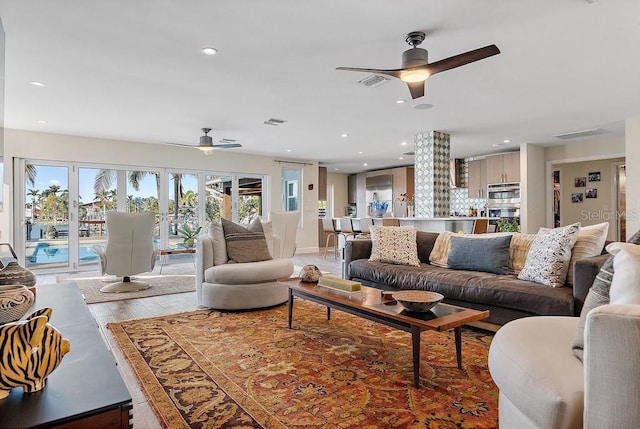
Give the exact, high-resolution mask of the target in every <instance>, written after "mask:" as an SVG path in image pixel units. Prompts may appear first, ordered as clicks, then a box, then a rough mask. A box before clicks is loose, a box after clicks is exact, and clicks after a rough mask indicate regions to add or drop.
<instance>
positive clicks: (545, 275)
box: [518, 223, 580, 287]
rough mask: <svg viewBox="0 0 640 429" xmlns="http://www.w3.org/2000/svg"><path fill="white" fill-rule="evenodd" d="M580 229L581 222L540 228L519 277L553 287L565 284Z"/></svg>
mask: <svg viewBox="0 0 640 429" xmlns="http://www.w3.org/2000/svg"><path fill="white" fill-rule="evenodd" d="M579 229H580V223H574V224H572V225H568V226H563V227H560V228H554V229H550V228H540V229H539V230H538V233H537V234H536V238H535V239H534V240H533V244H532V245H531V249H529V254H528V255H527V261H526V262H525V264H524V268H522V271H520V274H518V278H519V279H521V280H529V281H532V282H536V283H542V284H545V285H547V286H551V287H561V286H563V285H564V282H565V279H566V278H567V270H568V268H569V260H570V259H571V248H572V247H573V245H574V244H575V242H576V239H577V238H578V231H579Z"/></svg>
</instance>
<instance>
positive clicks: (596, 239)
mask: <svg viewBox="0 0 640 429" xmlns="http://www.w3.org/2000/svg"><path fill="white" fill-rule="evenodd" d="M608 232H609V222H602V223H599V224H597V225H589V226H581V227H580V231H578V239H577V240H576V244H574V245H573V248H572V249H571V260H570V261H569V269H568V271H567V281H566V283H567V284H568V285H573V266H574V265H575V263H576V261H579V260H580V259H583V258H588V257H590V256H597V255H599V254H601V253H602V249H603V248H604V243H605V241H606V240H607V233H608Z"/></svg>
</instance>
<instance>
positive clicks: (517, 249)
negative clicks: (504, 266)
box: [509, 232, 536, 274]
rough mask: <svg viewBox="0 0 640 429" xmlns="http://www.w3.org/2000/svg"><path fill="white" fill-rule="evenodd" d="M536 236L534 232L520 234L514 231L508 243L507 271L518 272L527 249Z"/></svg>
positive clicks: (527, 252)
mask: <svg viewBox="0 0 640 429" xmlns="http://www.w3.org/2000/svg"><path fill="white" fill-rule="evenodd" d="M535 238H536V235H535V234H522V233H519V232H515V233H514V234H513V236H512V237H511V244H510V245H509V273H510V274H520V271H522V268H524V264H525V262H526V261H527V255H528V254H529V249H530V248H531V245H532V244H533V240H534V239H535Z"/></svg>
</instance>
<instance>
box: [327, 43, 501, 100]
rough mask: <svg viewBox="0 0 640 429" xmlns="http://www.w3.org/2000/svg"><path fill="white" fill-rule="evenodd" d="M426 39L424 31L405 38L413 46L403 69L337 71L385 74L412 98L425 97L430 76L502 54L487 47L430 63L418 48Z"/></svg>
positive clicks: (491, 46) (353, 68)
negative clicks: (397, 81) (402, 85)
mask: <svg viewBox="0 0 640 429" xmlns="http://www.w3.org/2000/svg"><path fill="white" fill-rule="evenodd" d="M424 38H425V34H424V33H423V32H422V31H413V32H411V33H409V34H407V36H406V37H405V41H406V42H407V43H408V44H409V45H410V46H411V49H408V50H406V51H404V52H403V53H402V68H399V69H393V70H379V69H362V68H355V67H338V68H337V70H347V71H358V72H367V73H374V74H383V75H387V76H391V77H395V78H397V79H400V80H402V81H404V82H406V83H407V85H408V86H409V91H410V92H411V98H413V99H416V98H419V97H422V96H424V82H425V81H426V80H427V78H428V77H429V76H433V75H434V74H436V73H440V72H443V71H447V70H451V69H453V68H456V67H460V66H463V65H465V64H469V63H472V62H474V61H479V60H482V59H484V58H487V57H491V56H493V55H497V54H499V53H500V50H499V49H498V47H497V46H496V45H489V46H485V47H484V48H479V49H475V50H473V51H469V52H465V53H463V54H458V55H454V56H453V57H449V58H445V59H443V60H440V61H436V62H435V63H429V61H428V60H427V58H428V53H427V50H426V49H422V48H418V45H420V44H421V43H422V42H423V41H424Z"/></svg>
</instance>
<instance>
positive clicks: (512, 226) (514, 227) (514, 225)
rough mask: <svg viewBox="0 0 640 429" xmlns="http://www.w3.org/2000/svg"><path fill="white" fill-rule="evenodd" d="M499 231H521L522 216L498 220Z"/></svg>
mask: <svg viewBox="0 0 640 429" xmlns="http://www.w3.org/2000/svg"><path fill="white" fill-rule="evenodd" d="M498 231H500V232H518V231H520V218H518V217H515V218H513V221H509V219H499V220H498Z"/></svg>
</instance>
